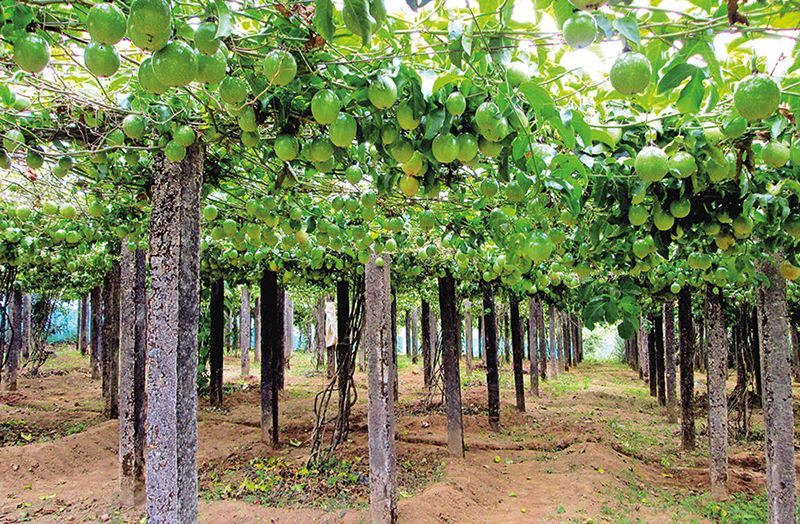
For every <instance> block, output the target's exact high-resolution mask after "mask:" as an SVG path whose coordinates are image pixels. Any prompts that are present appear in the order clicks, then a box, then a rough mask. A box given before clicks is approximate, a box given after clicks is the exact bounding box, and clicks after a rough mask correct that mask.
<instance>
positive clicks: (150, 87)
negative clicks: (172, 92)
mask: <svg viewBox="0 0 800 524" xmlns="http://www.w3.org/2000/svg"><path fill="white" fill-rule="evenodd" d="M138 79H139V85H141V86H142V89H144V90H145V91H147V92H148V93H153V94H155V95H160V94H162V93H165V92H166V91H167V89H169V86H166V85H164V84H162V83H161V81H160V80H159V79H158V78H156V74H155V73H154V72H153V57H151V56H148V57H147V58H145V59H144V60H142V63H141V64H139V72H138Z"/></svg>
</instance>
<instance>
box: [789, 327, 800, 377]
mask: <svg viewBox="0 0 800 524" xmlns="http://www.w3.org/2000/svg"><path fill="white" fill-rule="evenodd" d="M789 329H790V334H791V339H792V355H793V364H794V368H793V371H794V380H795V381H797V382H800V333H798V331H797V324H791V325H790V327H789Z"/></svg>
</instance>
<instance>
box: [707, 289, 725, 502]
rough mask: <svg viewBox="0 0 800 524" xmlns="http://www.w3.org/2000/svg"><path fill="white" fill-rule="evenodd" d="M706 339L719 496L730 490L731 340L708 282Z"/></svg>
mask: <svg viewBox="0 0 800 524" xmlns="http://www.w3.org/2000/svg"><path fill="white" fill-rule="evenodd" d="M705 316H706V338H707V341H708V365H707V370H708V451H709V455H710V457H709V462H710V473H711V491H712V493H714V494H715V495H716V496H723V495H725V494H726V493H727V482H728V396H727V394H726V392H725V380H726V378H727V372H728V341H727V338H726V335H725V317H724V314H723V307H722V295H721V294H720V293H718V292H714V287H713V285H712V284H707V285H706V311H705Z"/></svg>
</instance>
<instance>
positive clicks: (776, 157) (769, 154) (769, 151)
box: [761, 140, 790, 169]
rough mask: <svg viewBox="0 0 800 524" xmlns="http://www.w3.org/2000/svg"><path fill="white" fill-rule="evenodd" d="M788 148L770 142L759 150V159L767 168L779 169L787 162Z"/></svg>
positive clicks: (778, 143)
mask: <svg viewBox="0 0 800 524" xmlns="http://www.w3.org/2000/svg"><path fill="white" fill-rule="evenodd" d="M789 156H790V152H789V148H788V147H786V146H785V145H784V144H782V143H780V142H777V141H775V140H771V141H769V142H767V143H766V144H765V145H764V147H763V148H762V149H761V159H762V160H763V161H764V163H765V164H767V165H768V166H769V167H773V168H776V169H777V168H780V167H783V166H785V165H786V164H787V163H788V162H789Z"/></svg>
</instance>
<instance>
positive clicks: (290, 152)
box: [273, 135, 300, 162]
mask: <svg viewBox="0 0 800 524" xmlns="http://www.w3.org/2000/svg"><path fill="white" fill-rule="evenodd" d="M273 148H274V150H275V156H277V157H278V158H280V159H281V160H283V161H284V162H289V161H292V160H294V159H295V158H297V154H298V153H299V152H300V144H299V143H298V142H297V139H296V138H295V137H293V136H292V135H278V136H277V137H276V138H275V144H274V145H273Z"/></svg>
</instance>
